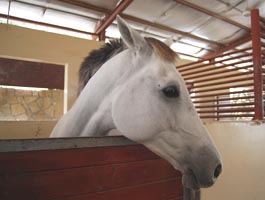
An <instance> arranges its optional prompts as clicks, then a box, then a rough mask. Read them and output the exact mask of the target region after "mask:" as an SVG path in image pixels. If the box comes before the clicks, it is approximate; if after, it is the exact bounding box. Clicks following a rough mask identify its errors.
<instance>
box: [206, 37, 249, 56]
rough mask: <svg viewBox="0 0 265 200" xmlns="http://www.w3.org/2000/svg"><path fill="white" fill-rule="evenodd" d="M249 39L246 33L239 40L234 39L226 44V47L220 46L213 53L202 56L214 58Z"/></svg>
mask: <svg viewBox="0 0 265 200" xmlns="http://www.w3.org/2000/svg"><path fill="white" fill-rule="evenodd" d="M249 41H251V36H250V35H246V36H244V37H242V38H241V39H239V40H236V41H234V42H232V43H230V44H228V45H227V46H226V47H223V48H220V49H218V50H217V51H215V52H213V53H210V54H207V55H205V56H203V58H204V59H210V58H214V57H216V56H218V55H220V54H222V53H224V52H226V51H229V50H232V49H234V48H236V47H237V46H240V45H242V44H245V43H247V42H249Z"/></svg>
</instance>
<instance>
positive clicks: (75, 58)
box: [0, 24, 102, 138]
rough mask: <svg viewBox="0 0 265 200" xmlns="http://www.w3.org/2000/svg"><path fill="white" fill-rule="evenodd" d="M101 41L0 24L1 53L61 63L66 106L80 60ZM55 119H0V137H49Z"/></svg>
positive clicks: (71, 96)
mask: <svg viewBox="0 0 265 200" xmlns="http://www.w3.org/2000/svg"><path fill="white" fill-rule="evenodd" d="M101 44H102V43H100V42H97V41H92V40H85V39H79V38H74V37H69V36H64V35H60V34H54V33H49V32H44V31H37V30H32V29H26V28H22V27H17V26H12V25H5V24H0V56H2V57H14V58H21V59H26V60H37V61H43V62H49V63H56V64H63V65H65V66H67V67H66V80H67V79H68V82H67V88H66V91H67V97H68V98H67V102H68V108H70V107H71V105H72V104H73V103H74V101H75V99H76V94H77V81H78V79H77V77H78V70H79V66H80V64H81V62H82V61H83V59H84V57H85V56H87V55H88V53H89V52H90V51H91V50H93V49H95V48H98V47H99V46H100V45H101ZM54 125H55V122H54V121H45V122H36V121H32V122H30V121H28V122H23V121H18V122H15V121H13V122H12V121H11V122H4V121H3V122H0V138H34V137H48V136H49V134H50V132H51V130H52V128H53V126H54Z"/></svg>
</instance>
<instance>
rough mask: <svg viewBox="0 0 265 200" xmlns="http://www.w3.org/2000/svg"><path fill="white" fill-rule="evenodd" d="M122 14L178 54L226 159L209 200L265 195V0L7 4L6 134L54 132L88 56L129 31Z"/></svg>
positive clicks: (1, 75) (2, 109) (2, 83)
mask: <svg viewBox="0 0 265 200" xmlns="http://www.w3.org/2000/svg"><path fill="white" fill-rule="evenodd" d="M117 15H120V16H121V17H122V18H123V19H125V20H126V21H127V22H128V23H129V24H130V25H131V26H132V27H133V28H134V29H136V30H137V31H138V32H139V33H140V34H141V35H143V36H145V37H154V38H156V39H159V40H161V41H170V47H171V48H172V49H173V50H174V51H175V52H176V53H177V54H178V59H177V63H176V67H177V69H178V70H179V71H180V73H181V74H182V75H183V77H184V79H185V80H186V82H187V84H191V85H192V89H191V94H190V95H191V98H192V101H193V103H194V104H195V107H196V109H197V111H198V113H199V114H200V117H201V118H202V120H203V121H204V123H205V126H206V127H207V129H208V131H209V132H210V134H211V136H212V138H213V140H214V142H215V143H216V145H217V147H218V149H219V150H220V152H221V154H222V159H223V163H224V171H223V173H222V175H221V176H220V178H219V180H218V181H217V183H216V184H215V185H214V186H213V187H211V188H209V189H205V190H202V199H203V200H207V199H216V200H221V199H222V200H223V199H234V200H249V199H257V200H263V199H264V198H265V191H264V184H265V173H264V168H265V160H264V159H263V157H264V156H263V154H264V152H265V145H264V143H265V134H264V133H265V131H264V130H265V124H264V117H265V115H264V112H265V108H264V101H265V64H264V63H265V1H264V0H182V1H181V0H145V1H140V0H109V1H103V0H77V1H70V0H1V1H0V36H1V37H0V139H1V140H5V139H30V138H31V139H32V138H35V139H37V138H48V137H49V135H50V133H51V131H52V129H53V127H54V126H55V124H56V123H57V121H58V119H60V117H61V116H62V115H63V114H64V113H66V112H67V110H69V109H70V108H71V107H72V105H73V104H74V102H75V100H76V98H77V91H78V71H79V67H80V64H81V63H82V61H83V59H84V58H85V57H86V56H87V55H88V54H89V52H91V51H92V50H94V49H97V48H99V47H100V46H102V45H103V44H104V42H108V41H109V40H111V39H114V38H119V37H120V34H119V31H118V28H117V22H116V16H117Z"/></svg>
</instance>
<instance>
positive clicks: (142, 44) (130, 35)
mask: <svg viewBox="0 0 265 200" xmlns="http://www.w3.org/2000/svg"><path fill="white" fill-rule="evenodd" d="M117 23H118V28H119V31H120V33H121V38H122V40H123V42H124V43H125V44H126V45H127V47H128V48H130V49H133V50H135V51H140V50H141V49H143V48H146V47H147V46H148V44H147V42H146V40H145V39H144V37H142V36H141V35H140V34H139V33H138V32H137V31H135V30H134V29H132V28H131V27H130V26H129V25H128V24H127V22H126V21H125V20H123V19H122V18H121V17H120V16H117Z"/></svg>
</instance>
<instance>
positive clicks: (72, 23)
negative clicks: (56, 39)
mask: <svg viewBox="0 0 265 200" xmlns="http://www.w3.org/2000/svg"><path fill="white" fill-rule="evenodd" d="M43 22H46V23H50V22H53V24H56V25H60V26H65V27H70V28H74V29H77V30H83V31H88V32H94V31H95V26H96V21H94V20H91V19H88V18H86V17H80V16H75V15H73V14H65V13H62V12H59V11H54V10H49V9H48V10H47V11H46V12H45V15H44V17H43Z"/></svg>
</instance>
